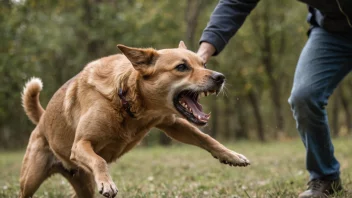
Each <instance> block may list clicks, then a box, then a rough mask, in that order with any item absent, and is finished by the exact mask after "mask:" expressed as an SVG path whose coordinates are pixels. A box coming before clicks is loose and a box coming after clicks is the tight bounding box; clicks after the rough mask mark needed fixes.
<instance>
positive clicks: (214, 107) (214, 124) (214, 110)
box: [209, 99, 219, 138]
mask: <svg viewBox="0 0 352 198" xmlns="http://www.w3.org/2000/svg"><path fill="white" fill-rule="evenodd" d="M210 105H211V106H210V109H211V128H210V132H209V135H210V136H211V137H213V138H215V137H216V136H217V131H218V112H219V110H218V108H219V107H218V106H219V105H218V103H217V100H216V99H213V100H211V104H210Z"/></svg>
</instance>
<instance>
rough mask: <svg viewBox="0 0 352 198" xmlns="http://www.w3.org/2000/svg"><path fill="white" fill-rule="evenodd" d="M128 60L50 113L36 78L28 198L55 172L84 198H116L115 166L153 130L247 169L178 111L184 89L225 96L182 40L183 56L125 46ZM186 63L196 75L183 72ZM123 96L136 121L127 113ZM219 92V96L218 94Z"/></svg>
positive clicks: (30, 111) (87, 73) (79, 83)
mask: <svg viewBox="0 0 352 198" xmlns="http://www.w3.org/2000/svg"><path fill="white" fill-rule="evenodd" d="M118 47H119V49H120V50H121V51H122V52H123V55H122V54H117V55H112V56H108V57H104V58H101V59H99V60H96V61H93V62H91V63H89V64H88V65H87V66H86V67H85V68H84V69H83V70H82V71H81V72H80V73H79V74H78V75H76V76H75V77H74V78H72V79H71V80H69V81H68V82H67V83H66V84H64V85H63V86H62V87H61V88H60V89H59V90H58V91H57V92H56V93H55V95H54V96H53V97H52V99H51V101H50V102H49V104H48V106H47V108H46V110H44V109H43V108H42V106H41V105H40V103H39V93H40V91H41V90H42V82H41V80H40V79H38V78H32V79H31V80H30V81H29V82H28V83H27V84H26V85H25V87H24V91H23V94H22V102H23V106H24V109H25V112H26V114H27V115H28V117H29V119H30V120H31V121H32V122H33V123H34V124H36V125H37V126H36V128H35V129H34V130H33V132H32V134H31V137H30V140H29V143H28V147H27V151H26V154H25V156H24V159H23V164H22V170H21V178H20V185H21V189H20V190H21V192H20V196H21V197H31V196H33V194H34V193H35V191H36V190H37V189H38V187H39V186H40V184H41V183H42V182H43V181H44V180H45V179H46V178H48V177H49V176H50V175H52V174H55V173H60V174H62V175H63V176H64V177H65V178H66V179H67V180H68V181H69V182H70V183H71V185H72V186H73V188H74V190H75V193H76V195H75V196H76V197H82V198H89V197H93V196H94V191H95V188H98V190H99V192H100V193H101V194H102V195H104V196H105V197H114V196H115V195H116V193H117V187H116V185H115V184H114V182H113V181H112V179H111V177H110V175H109V171H108V163H111V162H113V161H115V160H116V159H118V158H119V157H121V156H122V155H123V154H125V153H126V152H128V151H129V150H131V149H132V148H133V147H134V146H135V145H136V144H138V143H139V142H140V141H141V140H142V139H143V137H144V136H145V135H146V134H147V132H148V131H149V130H150V129H151V128H152V127H157V128H159V129H161V130H162V131H164V132H165V133H166V134H167V135H168V136H170V137H171V138H173V139H176V140H178V141H180V142H184V143H187V144H191V145H195V146H198V147H201V148H203V149H205V150H207V151H208V152H210V153H211V155H213V156H214V157H215V158H217V159H219V160H220V162H222V163H225V164H229V165H233V166H246V165H248V164H249V161H248V160H247V159H246V158H245V157H244V156H243V155H241V154H238V153H236V152H234V151H231V150H229V149H227V148H226V147H224V146H223V145H221V144H220V143H218V142H217V141H216V140H214V139H213V138H211V137H210V136H208V135H206V134H204V133H202V132H201V131H200V130H199V129H198V128H197V127H195V126H193V125H192V124H190V122H189V121H187V120H186V119H184V118H181V117H184V115H182V114H181V113H180V112H179V111H177V109H175V105H174V104H173V97H174V96H175V94H177V93H179V92H180V91H182V90H185V89H189V90H192V91H200V90H202V91H206V90H211V89H213V90H214V87H216V89H217V91H219V89H221V88H222V84H223V80H222V79H220V82H216V79H214V75H215V76H216V75H218V76H219V75H221V74H219V73H217V72H214V71H211V70H208V69H206V68H205V67H204V63H203V62H202V60H201V58H200V57H198V56H197V55H196V54H195V53H193V52H191V51H189V50H187V49H186V47H185V45H184V43H183V42H182V41H181V42H180V45H179V48H175V49H164V50H159V51H157V50H154V49H150V48H148V49H140V48H130V47H126V46H123V45H119V46H118ZM180 64H186V65H187V67H188V70H186V71H183V70H182V68H181V70H180V71H178V70H176V69H175V67H176V66H177V65H180ZM219 83H220V84H219ZM120 88H121V89H122V90H123V91H124V93H125V97H126V100H127V101H128V103H129V105H130V106H131V108H130V111H131V112H132V113H133V115H134V118H133V117H131V116H130V115H129V114H128V112H127V111H126V110H125V109H124V108H123V107H122V102H123V101H122V100H121V99H120V98H119V96H118V90H119V89H120ZM213 90H211V91H213Z"/></svg>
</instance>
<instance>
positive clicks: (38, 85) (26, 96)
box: [22, 77, 45, 124]
mask: <svg viewBox="0 0 352 198" xmlns="http://www.w3.org/2000/svg"><path fill="white" fill-rule="evenodd" d="M42 89H43V83H42V80H40V78H35V77H32V78H31V79H30V80H29V81H28V82H27V83H26V85H25V86H24V88H23V92H22V106H23V108H24V111H25V112H26V114H27V116H28V118H29V119H30V120H31V121H32V122H33V123H34V124H38V122H39V120H40V117H41V116H42V115H43V113H44V112H45V110H44V109H43V107H42V105H41V104H40V102H39V93H40V91H41V90H42Z"/></svg>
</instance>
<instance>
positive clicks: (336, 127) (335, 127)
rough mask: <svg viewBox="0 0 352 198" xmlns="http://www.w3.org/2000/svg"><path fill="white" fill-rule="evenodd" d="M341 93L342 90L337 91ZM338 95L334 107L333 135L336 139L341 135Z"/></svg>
mask: <svg viewBox="0 0 352 198" xmlns="http://www.w3.org/2000/svg"><path fill="white" fill-rule="evenodd" d="M337 91H338V92H340V89H338V90H337ZM338 99H339V98H338V95H335V97H334V100H333V106H332V121H331V122H332V127H331V128H332V134H333V136H334V137H337V136H338V135H339V100H338Z"/></svg>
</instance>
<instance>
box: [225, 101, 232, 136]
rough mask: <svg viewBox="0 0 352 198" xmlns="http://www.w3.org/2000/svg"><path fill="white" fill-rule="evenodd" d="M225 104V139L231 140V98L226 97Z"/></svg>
mask: <svg viewBox="0 0 352 198" xmlns="http://www.w3.org/2000/svg"><path fill="white" fill-rule="evenodd" d="M224 105H225V110H224V116H223V119H224V136H223V137H224V138H225V140H230V139H231V104H230V99H229V98H228V97H226V96H225V97H224Z"/></svg>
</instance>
